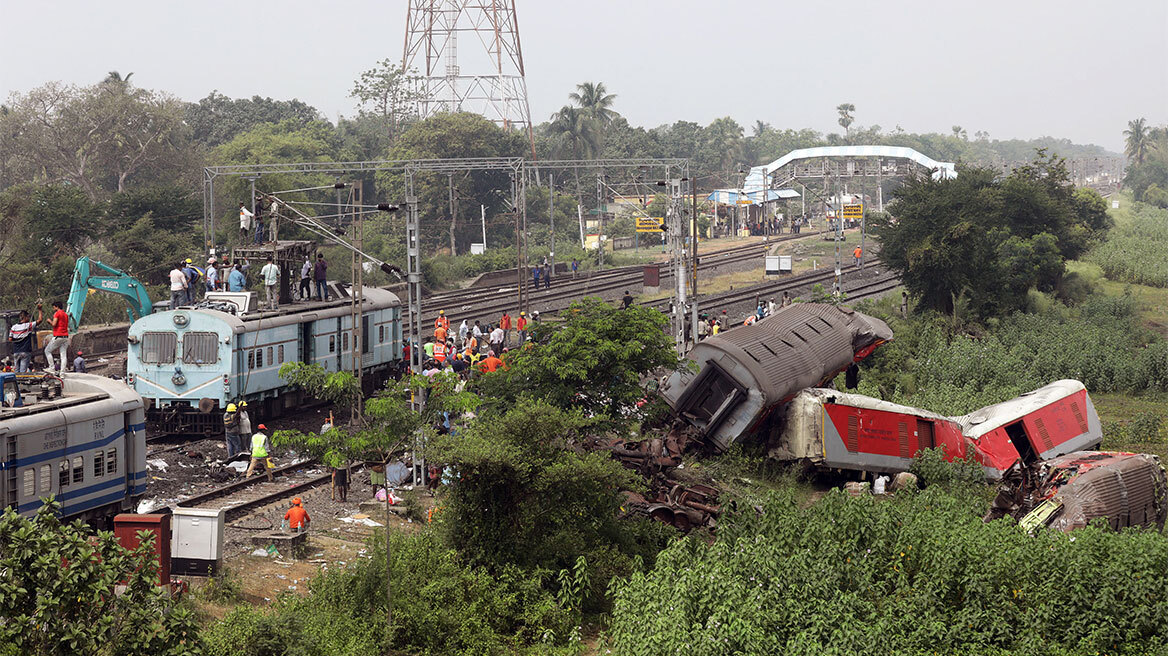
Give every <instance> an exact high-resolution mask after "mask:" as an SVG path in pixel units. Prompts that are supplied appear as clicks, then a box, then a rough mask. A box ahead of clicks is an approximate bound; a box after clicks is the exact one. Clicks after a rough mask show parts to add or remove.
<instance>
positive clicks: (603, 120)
mask: <svg viewBox="0 0 1168 656" xmlns="http://www.w3.org/2000/svg"><path fill="white" fill-rule="evenodd" d="M568 98H570V99H571V100H572V102H574V103H576V104H577V105H579V106H580V108H581V109H583V110H584V111H585V113H587V114H588V117H589V118H591V119H593V120H595V121H596V122H597V123H598V124H599V125H600V126H601V127H608V124H609V123H612V119H614V118H616V117H617V116H619V114H617V112H616V110H614V109H612V104H613V102H615V101H616V94H615V93H608V89H606V88H605V87H604V83H603V82H595V83H594V82H584V83H582V84H577V85H576V91H574V92H572V93H571V94H568Z"/></svg>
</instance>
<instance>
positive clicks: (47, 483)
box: [41, 464, 53, 496]
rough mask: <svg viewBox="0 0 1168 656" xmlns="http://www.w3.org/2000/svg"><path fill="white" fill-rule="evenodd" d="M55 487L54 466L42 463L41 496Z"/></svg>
mask: <svg viewBox="0 0 1168 656" xmlns="http://www.w3.org/2000/svg"><path fill="white" fill-rule="evenodd" d="M52 487H53V466H52V465H48V464H45V465H41V496H44V495H46V494H48V493H49V490H51V489H52Z"/></svg>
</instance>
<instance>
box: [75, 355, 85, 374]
mask: <svg viewBox="0 0 1168 656" xmlns="http://www.w3.org/2000/svg"><path fill="white" fill-rule="evenodd" d="M73 373H75V374H83V373H85V358H84V357H82V354H81V351H78V352H77V357H75V358H73Z"/></svg>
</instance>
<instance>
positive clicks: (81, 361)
mask: <svg viewBox="0 0 1168 656" xmlns="http://www.w3.org/2000/svg"><path fill="white" fill-rule="evenodd" d="M52 305H53V314H52V315H50V316H49V318H48V319H47V320H46V319H45V312H44V306H43V304H41V303H37V317H36V319H35V320H34V319H33V318H32V314H31V313H29V311H28V310H21V311H20V314H19V317H18V319H17V321H16V323H14V324H12V325H11V326H9V328H8V335H7V339H8V343H9V344H10V345H11V347H12V362H11V363H8V362H5V363H4V365H3V366H4V368H5V369H8V368H11V369H12V370H13V371H15V372H16V373H28V372H30V371H32V354H33V352H34V349H35V347H36V344H37V326H40V325H42V324H45V323H47V324H48V326H49V328H51V329H52V331H53V334H52V335H51V336H50V337H49V338H48V339H47V340H45V349H44V352H45V371H48V372H51V373H56V374H60V373H61V372H63V371H65V365H66V360H67V353H68V351H67V349H68V347H69V314H68V313H66V312H65V308H64V306H63V305H62V303H61V301H53V303H52ZM54 353H56V354H57V357H56V358H54V357H53V354H54ZM75 355H76V357H74V358H73V371H74V372H75V373H85V369H86V365H85V354H84V353H83V352H81V351H76V352H75Z"/></svg>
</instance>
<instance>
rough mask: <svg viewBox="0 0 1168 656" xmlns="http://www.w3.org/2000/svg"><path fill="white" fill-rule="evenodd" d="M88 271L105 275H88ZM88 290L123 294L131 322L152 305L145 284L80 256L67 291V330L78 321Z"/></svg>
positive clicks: (151, 309)
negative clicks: (71, 284)
mask: <svg viewBox="0 0 1168 656" xmlns="http://www.w3.org/2000/svg"><path fill="white" fill-rule="evenodd" d="M91 270H96V271H98V272H100V273H102V274H107V275H91ZM91 289H96V290H99V291H103V292H110V293H112V294H119V295H121V296H123V297H124V298H125V299H126V302H127V303H128V304H129V306H130V307H129V308H128V310H127V311H128V313H129V315H130V321H131V322H133V321H134V320H136V319H140V318H142V317H143V316H146V315H147V314H150V313H151V312H153V311H154V304H153V303H151V302H150V296H149V294H147V293H146V287H145V285H143V284H142V283H141V282H139V281H138V279H137V278H134V277H133V276H131V275H129V274H127V273H123V272H121V271H119V270H117V269H115V268H113V267H111V266H109V265H106V264H102V263H101V262H99V261H97V260H90V259H89V257H88V256H83V257H80V258H77V265H76V266H75V267H73V287H72V289H70V291H69V304H68V306H67V307H66V308H65V313H66V314H68V315H69V330H70V331H71V332H72V331H76V330H77V327H78V326H79V325H80V324H81V313H82V312H84V311H85V300H86V298H87V297H88V296H89V290H91Z"/></svg>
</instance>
